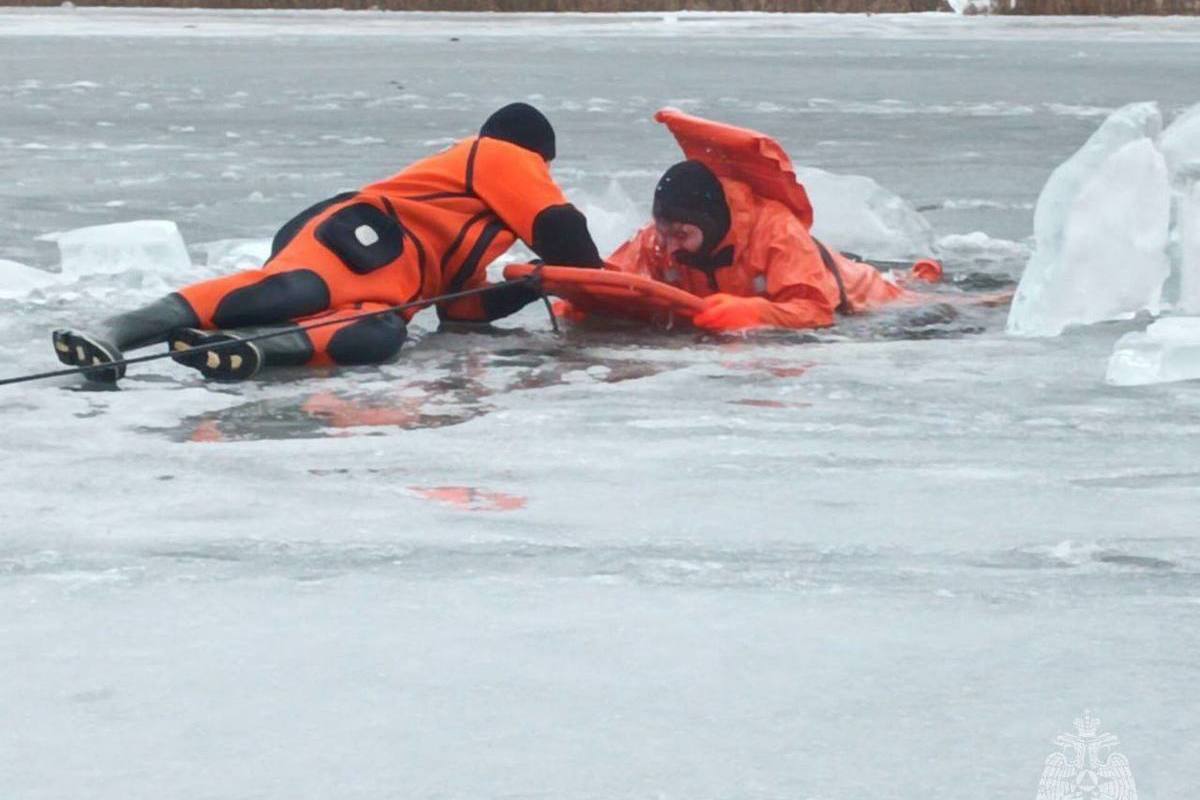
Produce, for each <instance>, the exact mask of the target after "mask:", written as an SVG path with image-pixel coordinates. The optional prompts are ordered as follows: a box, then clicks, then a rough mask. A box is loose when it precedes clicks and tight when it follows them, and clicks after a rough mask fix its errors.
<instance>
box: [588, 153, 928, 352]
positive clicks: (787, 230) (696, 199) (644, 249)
mask: <svg viewBox="0 0 1200 800" xmlns="http://www.w3.org/2000/svg"><path fill="white" fill-rule="evenodd" d="M653 214H654V222H653V223H652V224H650V225H647V226H646V227H645V228H643V229H642V230H641V231H639V232H638V233H637V234H636V235H635V236H634V237H633V238H632V239H631V240H629V241H628V242H626V243H625V244H624V245H622V246H621V247H620V248H618V249H617V251H616V252H614V253H613V254H612V255H611V256H609V259H608V262H609V265H610V267H611V268H614V269H618V270H621V271H624V272H632V273H637V274H641V275H646V276H648V277H651V278H654V279H655V280H660V281H663V282H665V283H668V284H670V285H672V286H676V287H678V288H680V289H683V290H685V291H688V292H691V293H692V294H695V295H698V296H700V297H703V298H704V302H705V305H704V309H703V310H702V311H700V312H699V313H698V314H697V315H696V316H695V317H693V319H692V322H693V324H695V325H696V326H698V327H701V328H706V329H709V330H718V331H723V330H739V329H745V328H755V327H777V328H822V327H827V326H829V325H832V324H834V322H835V321H836V319H837V314H838V313H839V312H840V313H843V314H850V313H856V312H860V311H865V310H868V309H871V308H876V307H878V306H881V305H884V304H887V303H890V302H893V301H895V300H898V299H900V298H902V297H904V296H905V294H907V292H906V291H905V289H903V288H902V287H900V286H898V285H896V284H895V283H892V282H891V281H889V280H888V279H887V278H885V277H884V276H883V275H882V274H881V273H880V272H879V271H878V270H876V269H875V268H874V267H872V266H871V265H869V264H862V263H859V262H857V261H854V260H852V259H850V258H847V257H846V256H844V255H842V254H841V253H839V252H837V251H835V250H830V249H829V248H827V247H825V246H824V245H823V244H821V243H820V242H818V241H817V240H816V239H814V238H813V237H812V236H811V235H810V234H809V232H808V230H807V229H806V228H805V226H804V225H803V223H802V222H801V221H800V219H799V218H797V216H796V214H794V213H793V212H792V211H791V210H790V209H789V208H787V207H786V206H785V205H783V204H782V203H780V202H777V201H775V200H769V199H766V198H763V197H759V196H757V195H756V194H755V193H754V192H753V190H751V188H750V187H749V186H747V185H746V184H745V183H742V182H740V181H735V180H731V179H728V178H726V179H722V178H718V177H717V176H716V175H715V174H713V172H712V170H710V169H709V168H708V167H706V166H705V165H704V164H702V163H700V162H699V161H682V162H680V163H678V164H676V165H674V166H673V167H671V168H670V169H668V170H667V171H666V173H665V174H664V175H663V176H662V179H661V180H659V182H658V186H657V187H656V188H655V190H654V207H653ZM922 264H928V265H930V266H926V267H925V268H924V270H923V271H921V270H919V271H918V275H923V276H925V277H926V278H927V279H928V278H932V279H933V280H936V279H937V275H938V274H940V270H938V269H937V268H936V266H934V265H932V262H922Z"/></svg>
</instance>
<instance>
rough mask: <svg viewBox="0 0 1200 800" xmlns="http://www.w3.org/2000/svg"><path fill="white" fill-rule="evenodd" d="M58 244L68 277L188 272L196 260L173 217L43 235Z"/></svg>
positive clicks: (43, 238)
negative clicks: (192, 258) (191, 254)
mask: <svg viewBox="0 0 1200 800" xmlns="http://www.w3.org/2000/svg"><path fill="white" fill-rule="evenodd" d="M39 238H40V239H41V240H42V241H52V242H56V243H57V244H58V251H59V253H60V255H61V257H62V273H63V275H64V277H69V278H73V279H78V278H82V277H84V276H85V275H116V274H121V273H126V272H130V273H140V274H150V275H159V276H170V275H176V274H179V273H184V272H187V271H188V270H190V269H191V266H192V260H191V258H190V257H189V256H188V252H187V246H186V245H185V244H184V242H183V236H181V235H180V233H179V228H178V227H177V226H176V225H175V223H174V222H171V221H170V220H138V221H136V222H119V223H116V224H113V225H95V226H92V227H88V228H78V229H76V230H72V231H67V232H65V233H53V234H48V235H46V236H42V237H39Z"/></svg>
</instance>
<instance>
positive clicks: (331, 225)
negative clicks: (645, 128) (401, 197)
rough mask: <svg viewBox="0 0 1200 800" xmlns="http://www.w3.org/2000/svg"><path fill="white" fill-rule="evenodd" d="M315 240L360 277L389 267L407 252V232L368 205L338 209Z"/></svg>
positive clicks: (324, 223)
mask: <svg viewBox="0 0 1200 800" xmlns="http://www.w3.org/2000/svg"><path fill="white" fill-rule="evenodd" d="M316 237H317V241H318V242H320V243H321V244H323V245H325V246H326V247H328V248H329V249H330V250H332V251H333V252H334V253H335V254H336V255H337V257H338V258H340V259H341V260H342V263H343V264H345V265H346V266H347V267H348V268H349V269H350V271H351V272H354V273H355V274H358V275H366V274H367V273H370V272H374V271H375V270H377V269H380V268H382V267H386V266H387V265H388V264H390V263H392V262H393V261H395V260H396V259H397V258H399V257H400V254H401V253H403V252H404V228H402V227H401V226H400V223H399V222H397V221H396V220H394V219H392V218H391V217H389V216H388V215H387V214H385V213H384V212H382V211H380V210H379V209H378V208H376V207H375V206H373V205H371V204H369V203H353V204H351V205H348V206H346V207H344V208H339V209H338V210H337V211H335V212H333V213H332V214H330V215H329V217H328V218H326V219H325V221H324V222H322V223H321V224H320V225H318V226H317V230H316Z"/></svg>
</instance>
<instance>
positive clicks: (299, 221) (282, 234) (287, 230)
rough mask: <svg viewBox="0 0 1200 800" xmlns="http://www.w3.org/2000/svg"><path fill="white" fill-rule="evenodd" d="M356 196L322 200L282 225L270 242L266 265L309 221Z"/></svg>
mask: <svg viewBox="0 0 1200 800" xmlns="http://www.w3.org/2000/svg"><path fill="white" fill-rule="evenodd" d="M357 194H358V192H342V193H341V194H339V195H337V196H336V197H331V198H329V199H328V200H322V201H321V202H319V203H317V204H316V205H312V206H309V207H308V208H306V209H304V210H303V211H301V212H300V213H299V214H297V215H296V216H294V217H292V218H291V219H290V220H288V221H287V222H286V223H284V225H283V227H282V228H280V229H279V231H278V232H277V233H276V234H275V238H274V239H272V240H271V258H268V259H267V263H268V264H269V263H271V259H272V258H275V256H277V255H279V251H280V250H282V249H283V248H285V247H287V246H288V243H289V242H291V241H292V239H295V238H296V234H297V233H299V232H300V229H301V228H303V227H304V226H305V225H307V224H308V222H309V220H311V219H312V218H313V217H315V216H317V215H318V214H320V213H321V212H322V211H324V210H325V209H327V208H329V207H330V206H336V205H337V204H338V203H344V202H346V201H347V200H349V199H350V198H352V197H354V196H355V195H357Z"/></svg>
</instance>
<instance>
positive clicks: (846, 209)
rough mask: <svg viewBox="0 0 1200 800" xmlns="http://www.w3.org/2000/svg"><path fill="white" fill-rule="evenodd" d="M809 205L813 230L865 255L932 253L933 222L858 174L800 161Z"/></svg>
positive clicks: (914, 256)
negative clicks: (802, 165)
mask: <svg viewBox="0 0 1200 800" xmlns="http://www.w3.org/2000/svg"><path fill="white" fill-rule="evenodd" d="M796 177H797V178H798V179H799V180H800V182H801V183H802V184H804V188H805V190H807V192H808V198H809V200H811V201H812V205H813V230H812V232H813V236H815V237H816V238H818V239H820V240H821V241H822V242H824V243H825V244H827V245H829V246H830V247H834V248H837V249H838V250H844V251H848V252H853V253H857V254H859V255H861V256H864V257H866V258H877V259H887V260H893V259H894V260H897V261H903V260H911V259H917V258H928V257H930V256H932V255H933V228H932V227H931V226H930V225H929V222H928V220H926V219H925V217H924V216H922V215H921V213H920V212H919V211H917V210H916V209H915V208H913V207H912V206H911V205H909V203H908V202H906V201H905V200H904V198H902V197H900V196H899V195H897V194H894V193H892V192H890V191H888V190H887V189H885V188H883V187H882V186H880V185H879V184H878V183H876V182H875V181H873V180H872V179H870V178H868V177H865V176H862V175H838V174H834V173H832V172H826V171H825V170H822V169H817V168H815V167H798V168H797V169H796Z"/></svg>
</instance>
